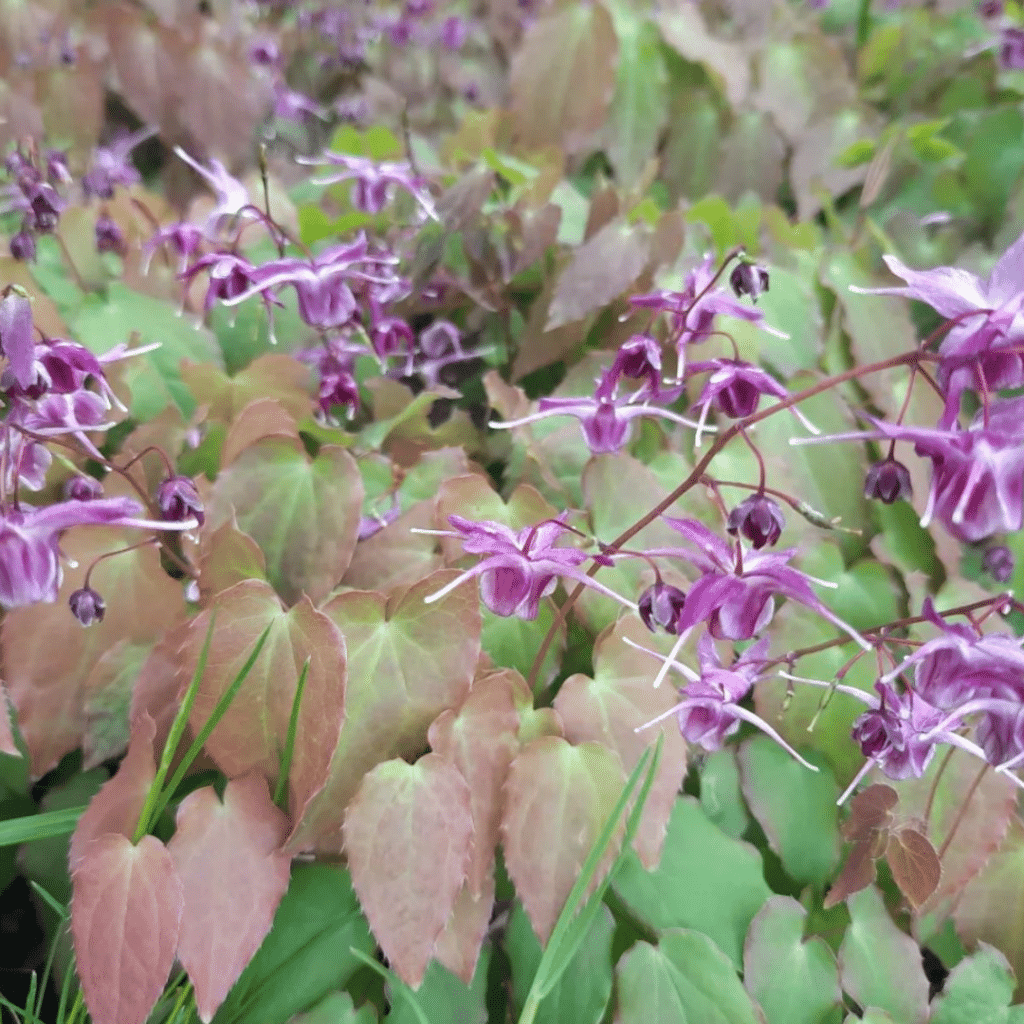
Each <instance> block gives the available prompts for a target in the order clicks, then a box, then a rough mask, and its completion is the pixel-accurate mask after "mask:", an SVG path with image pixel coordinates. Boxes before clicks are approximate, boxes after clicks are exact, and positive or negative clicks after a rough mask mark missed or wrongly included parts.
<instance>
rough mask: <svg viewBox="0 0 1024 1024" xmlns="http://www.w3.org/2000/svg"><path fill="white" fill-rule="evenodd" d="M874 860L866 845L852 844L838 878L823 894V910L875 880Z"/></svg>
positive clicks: (869, 848)
mask: <svg viewBox="0 0 1024 1024" xmlns="http://www.w3.org/2000/svg"><path fill="white" fill-rule="evenodd" d="M875 860H876V856H875V854H874V853H873V852H872V850H871V847H870V845H869V844H868V843H854V844H853V846H852V847H851V849H850V853H849V856H848V857H847V858H846V863H845V864H843V868H842V870H841V871H840V872H839V877H838V878H837V879H836V880H835V881H834V882H833V883H832V885H831V886H830V888H829V890H828V892H827V893H826V894H825V899H824V901H823V902H824V907H825V909H826V910H828V909H829V908H830V907H834V906H837V905H838V904H840V903H842V902H843V900H845V899H848V898H849V897H850V896H852V895H853V894H854V893H855V892H860V891H861V889H866V888H867V887H868V886H869V885H870V884H871V883H872V882H873V881H874V880H875Z"/></svg>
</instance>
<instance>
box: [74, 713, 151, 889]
mask: <svg viewBox="0 0 1024 1024" xmlns="http://www.w3.org/2000/svg"><path fill="white" fill-rule="evenodd" d="M155 734H156V725H155V724H154V722H153V719H152V718H150V717H149V715H146V714H143V715H141V716H140V717H139V718H138V720H137V721H136V722H135V724H134V726H133V728H132V740H131V743H129V744H128V753H127V754H125V756H124V758H123V759H122V761H121V763H120V764H119V765H118V768H117V773H116V774H115V775H114V777H113V778H111V779H108V780H107V781H106V782H105V783H104V784H103V785H102V787H100V791H99V792H98V793H97V794H96V795H95V796H94V797H93V798H92V800H90V801H89V806H88V807H87V808H86V811H85V813H84V814H83V815H82V816H81V817H80V818H79V819H78V824H77V825H76V826H75V831H74V832H73V833H72V835H71V846H70V847H69V849H68V867H69V869H70V871H71V873H72V874H74V872H75V871H76V870H77V868H78V866H79V864H81V862H82V858H83V856H84V855H85V851H86V849H87V848H88V846H89V844H90V843H91V842H92V841H93V840H95V839H98V838H99V837H100V836H104V835H121V836H124V837H125V838H126V839H131V837H132V836H133V835H134V833H135V829H136V826H137V825H138V823H139V815H140V814H141V813H142V808H143V805H144V804H145V802H146V794H147V793H148V792H149V787H150V785H151V784H152V782H153V777H154V775H155V774H156V764H155V763H154V760H153V737H154V735H155Z"/></svg>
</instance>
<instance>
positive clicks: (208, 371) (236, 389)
mask: <svg viewBox="0 0 1024 1024" xmlns="http://www.w3.org/2000/svg"><path fill="white" fill-rule="evenodd" d="M181 379H182V380H183V381H184V382H185V383H186V384H187V385H188V389H189V390H190V391H191V392H192V394H193V395H195V397H196V401H197V402H198V403H199V404H200V405H208V406H209V407H210V418H211V419H212V420H215V421H219V422H221V423H224V424H230V423H233V422H234V420H235V417H236V416H238V414H239V413H240V412H241V411H242V410H243V409H244V408H245V407H246V406H247V405H249V404H250V403H251V402H254V401H258V400H260V399H265V398H273V399H276V400H277V401H278V402H280V403H281V405H283V406H284V408H285V409H286V410H287V411H288V413H289V414H290V415H291V416H292V417H293V418H294V419H296V420H301V419H302V417H303V416H308V415H309V409H310V405H311V404H312V399H311V398H310V395H309V387H308V384H309V367H308V366H304V365H303V364H302V363H300V362H299V361H298V360H297V359H293V358H292V357H291V356H286V355H280V354H279V353H277V352H270V353H268V354H267V355H263V356H260V357H259V358H257V359H254V360H253V361H252V362H251V363H250V364H249V365H248V366H247V367H246V368H245V369H244V370H242V371H240V372H239V373H236V374H235V376H234V377H228V376H227V374H225V373H224V371H223V370H221V369H219V368H218V367H216V366H213V365H212V364H210V363H189V362H188V361H187V360H186V361H185V362H183V363H182V366H181Z"/></svg>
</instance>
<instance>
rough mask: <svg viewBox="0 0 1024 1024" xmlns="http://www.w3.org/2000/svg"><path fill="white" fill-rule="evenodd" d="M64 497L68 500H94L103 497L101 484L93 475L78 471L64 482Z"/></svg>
mask: <svg viewBox="0 0 1024 1024" xmlns="http://www.w3.org/2000/svg"><path fill="white" fill-rule="evenodd" d="M64 497H65V499H66V500H68V501H95V500H96V499H97V498H102V497H103V484H101V483H100V482H99V480H97V479H96V477H94V476H83V475H82V474H80V473H79V474H76V475H75V476H73V477H71V478H70V479H68V480H67V481H66V482H65V484H64Z"/></svg>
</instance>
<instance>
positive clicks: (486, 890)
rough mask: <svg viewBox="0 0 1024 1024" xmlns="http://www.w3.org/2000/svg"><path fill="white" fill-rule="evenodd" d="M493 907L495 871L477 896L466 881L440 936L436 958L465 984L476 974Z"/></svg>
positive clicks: (435, 952) (435, 948)
mask: <svg viewBox="0 0 1024 1024" xmlns="http://www.w3.org/2000/svg"><path fill="white" fill-rule="evenodd" d="M493 909H494V874H493V872H492V873H491V874H490V875H489V876H488V878H487V881H485V882H484V885H483V887H482V889H481V891H480V893H479V895H477V896H474V895H473V894H472V893H471V892H470V891H469V884H468V883H467V884H466V885H464V886H463V887H462V889H461V890H460V891H459V895H458V896H456V897H455V909H454V910H453V911H452V916H451V917H450V918H448V923H447V924H446V925H445V926H444V931H443V932H441V934H440V935H439V936H438V938H437V945H436V946H435V947H434V957H435V958H436V959H437V962H438V963H439V964H441V965H443V966H444V967H447V968H448V970H449V971H451V972H452V974H454V975H455V976H456V977H457V978H461V979H462V981H463V982H464V983H465V984H467V985H468V984H470V982H472V980H473V976H474V975H475V974H476V965H477V961H478V960H479V959H480V950H481V948H482V946H483V943H484V938H485V937H486V935H487V926H488V925H489V924H490V922H491V911H492V910H493Z"/></svg>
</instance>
